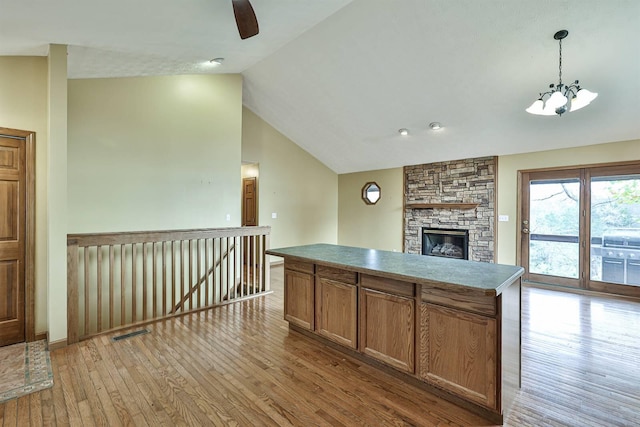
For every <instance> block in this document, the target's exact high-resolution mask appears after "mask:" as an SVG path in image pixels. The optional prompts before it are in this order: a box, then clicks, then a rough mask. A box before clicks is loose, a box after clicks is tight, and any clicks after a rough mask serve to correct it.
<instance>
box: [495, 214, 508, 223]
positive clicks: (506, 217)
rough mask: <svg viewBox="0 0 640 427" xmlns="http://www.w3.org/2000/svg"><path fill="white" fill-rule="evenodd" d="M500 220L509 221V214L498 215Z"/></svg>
mask: <svg viewBox="0 0 640 427" xmlns="http://www.w3.org/2000/svg"><path fill="white" fill-rule="evenodd" d="M498 221H500V222H508V221H509V215H498Z"/></svg>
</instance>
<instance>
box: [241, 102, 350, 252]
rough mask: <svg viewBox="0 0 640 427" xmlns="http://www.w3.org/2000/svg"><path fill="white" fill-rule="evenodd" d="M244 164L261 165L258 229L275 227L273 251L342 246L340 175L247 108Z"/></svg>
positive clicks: (245, 114) (244, 125) (272, 234)
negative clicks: (339, 240)
mask: <svg viewBox="0 0 640 427" xmlns="http://www.w3.org/2000/svg"><path fill="white" fill-rule="evenodd" d="M242 160H243V162H248V163H257V164H258V167H259V177H258V205H259V206H258V212H259V216H258V225H268V226H271V247H272V248H276V247H285V246H294V245H304V244H310V243H320V242H322V243H336V242H337V229H338V175H337V174H336V173H335V172H333V171H331V169H329V168H328V167H326V166H325V165H324V164H322V163H320V162H319V161H318V160H317V159H316V158H314V157H312V156H311V155H310V154H309V153H307V152H306V151H304V150H303V149H301V148H300V147H299V146H297V145H296V144H294V143H293V142H291V141H290V140H289V139H287V138H286V137H285V136H284V135H282V134H281V133H279V132H278V131H276V130H275V129H274V128H273V127H271V126H270V125H269V124H268V123H266V122H265V121H264V120H262V119H261V118H259V117H258V116H257V115H255V114H254V113H253V112H251V111H250V110H248V109H246V108H244V109H243V119H242ZM238 171H240V168H238ZM272 213H276V214H277V216H278V217H277V218H275V219H274V218H272V217H271V215H272ZM273 260H274V261H275V259H273Z"/></svg>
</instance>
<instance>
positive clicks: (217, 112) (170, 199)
mask: <svg viewBox="0 0 640 427" xmlns="http://www.w3.org/2000/svg"><path fill="white" fill-rule="evenodd" d="M241 130H242V77H241V76H240V75H232V74H225V75H188V76H167V77H136V78H117V79H79V80H70V81H69V148H68V150H69V177H68V178H69V233H90V232H102V231H134V230H168V229H186V228H205V227H229V226H239V225H240V213H241V198H240V195H241V191H240V163H241V160H240V153H241ZM227 214H229V215H230V217H231V220H230V221H227V219H226V216H227Z"/></svg>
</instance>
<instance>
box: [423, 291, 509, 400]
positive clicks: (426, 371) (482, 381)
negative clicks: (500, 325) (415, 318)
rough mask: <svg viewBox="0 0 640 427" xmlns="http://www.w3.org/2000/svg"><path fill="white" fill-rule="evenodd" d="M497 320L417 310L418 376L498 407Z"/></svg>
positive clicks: (456, 311)
mask: <svg viewBox="0 0 640 427" xmlns="http://www.w3.org/2000/svg"><path fill="white" fill-rule="evenodd" d="M497 337H498V335H497V320H496V319H495V318H493V317H489V316H485V315H481V314H476V313H471V312H466V311H463V310H459V309H455V308H447V307H442V306H439V305H435V304H429V303H425V302H423V303H421V307H420V368H419V375H420V377H421V378H422V379H423V380H425V381H428V382H430V383H432V384H435V385H437V386H439V387H441V388H444V389H446V390H449V391H452V392H454V393H455V394H457V395H459V396H463V397H465V398H466V399H468V400H471V401H474V402H477V403H480V404H482V405H483V406H487V407H489V408H498V400H497V384H496V381H497V379H498V378H499V376H498V375H497V367H498V360H497V359H498V341H497V339H498V338H497Z"/></svg>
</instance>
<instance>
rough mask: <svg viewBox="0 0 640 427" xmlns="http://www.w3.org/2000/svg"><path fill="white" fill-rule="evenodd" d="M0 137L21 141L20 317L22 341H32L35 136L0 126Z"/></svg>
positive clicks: (34, 134)
mask: <svg viewBox="0 0 640 427" xmlns="http://www.w3.org/2000/svg"><path fill="white" fill-rule="evenodd" d="M0 135H3V136H7V137H10V138H15V139H18V140H22V141H24V144H25V180H26V182H25V190H26V199H25V211H26V212H25V254H24V317H25V325H24V326H25V327H24V332H25V341H26V342H31V341H35V339H36V322H35V256H36V233H35V231H36V209H35V206H36V203H35V202H36V133H35V132H32V131H27V130H19V129H11V128H4V127H0Z"/></svg>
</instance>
